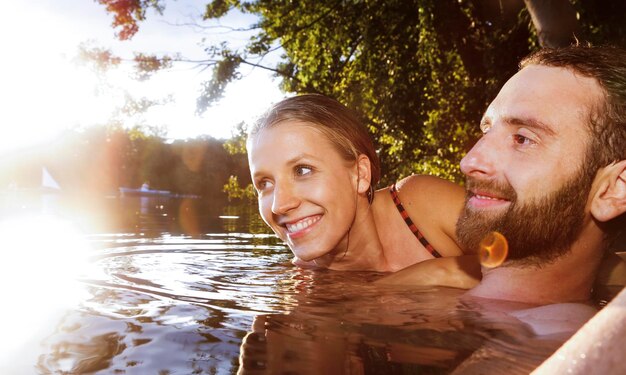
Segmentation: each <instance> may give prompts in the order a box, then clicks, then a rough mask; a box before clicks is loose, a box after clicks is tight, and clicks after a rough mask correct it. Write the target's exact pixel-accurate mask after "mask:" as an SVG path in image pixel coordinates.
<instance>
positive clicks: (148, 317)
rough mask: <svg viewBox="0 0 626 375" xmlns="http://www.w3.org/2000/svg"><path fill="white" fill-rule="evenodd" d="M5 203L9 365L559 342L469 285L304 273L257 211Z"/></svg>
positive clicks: (298, 356)
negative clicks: (419, 285) (483, 301)
mask: <svg viewBox="0 0 626 375" xmlns="http://www.w3.org/2000/svg"><path fill="white" fill-rule="evenodd" d="M3 198H4V199H3V200H2V201H1V202H2V205H1V206H0V214H1V215H2V216H1V218H2V220H3V221H2V228H4V229H2V228H0V230H4V232H2V234H3V239H4V246H3V252H4V253H5V257H4V259H5V262H4V264H3V267H4V268H3V276H2V277H3V279H2V280H1V285H2V287H3V288H4V289H3V296H4V299H3V304H2V309H1V310H2V311H3V313H2V315H0V327H1V328H2V330H3V332H4V335H3V338H2V339H0V340H1V341H0V353H2V354H0V373H2V374H30V373H33V374H91V373H97V374H236V373H242V374H416V373H420V374H448V373H512V374H514V373H520V374H521V373H528V372H530V371H532V369H533V368H534V367H535V366H537V365H538V364H539V363H541V362H542V361H543V359H545V358H546V357H547V356H549V355H550V354H551V353H552V352H553V351H554V350H555V349H556V348H557V347H558V346H559V344H560V343H561V342H562V341H563V339H564V338H563V337H551V338H550V337H544V338H538V337H536V336H535V335H533V334H532V332H531V330H530V329H529V328H528V327H526V326H525V325H523V324H521V323H520V322H519V321H517V320H516V319H514V318H512V317H510V316H508V315H506V314H503V313H502V314H500V313H494V312H490V313H487V312H486V310H484V309H483V308H482V307H481V306H480V305H478V304H476V303H475V302H473V301H468V300H466V299H463V298H460V296H461V294H462V291H459V290H455V289H446V288H430V289H417V290H406V289H398V288H395V289H394V288H382V287H380V286H376V285H374V284H371V283H370V282H371V281H373V280H376V279H377V278H379V277H381V275H380V274H376V273H363V272H333V271H313V270H305V269H298V268H295V267H293V266H292V265H291V264H290V259H291V254H290V252H289V250H288V249H287V248H286V247H285V246H284V245H283V244H282V243H281V242H280V241H279V240H278V239H277V238H276V237H275V236H273V235H272V234H270V233H268V231H267V229H266V228H265V227H264V224H263V223H262V222H261V221H260V219H259V217H258V215H257V214H256V208H255V207H251V206H246V205H229V204H228V202H221V203H219V204H218V203H211V202H204V201H201V200H181V199H176V200H172V199H163V198H147V199H146V198H140V197H128V198H119V197H108V198H103V197H98V198H90V199H89V200H84V199H76V198H68V197H62V196H52V197H44V196H35V197H32V199H31V198H28V199H25V198H23V197H22V198H19V199H17V198H16V197H9V198H7V197H6V196H4V197H3ZM20 225H22V227H20ZM7 228H8V229H7ZM7 254H9V255H10V256H7ZM7 260H8V261H7Z"/></svg>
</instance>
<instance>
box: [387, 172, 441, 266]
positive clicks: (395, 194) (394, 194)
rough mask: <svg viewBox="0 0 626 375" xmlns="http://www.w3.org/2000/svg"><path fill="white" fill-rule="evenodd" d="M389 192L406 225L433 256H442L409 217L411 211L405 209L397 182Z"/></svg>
mask: <svg viewBox="0 0 626 375" xmlns="http://www.w3.org/2000/svg"><path fill="white" fill-rule="evenodd" d="M389 192H390V193H391V198H392V199H393V203H395V205H396V207H397V208H398V211H400V215H401V216H402V218H403V219H404V222H405V223H406V225H408V226H409V229H410V230H411V232H413V234H414V235H415V237H417V239H418V240H419V242H420V243H421V244H422V245H424V247H425V248H426V250H428V252H429V253H431V254H432V256H434V257H435V258H441V254H439V252H438V251H437V250H435V248H434V247H433V245H431V244H430V243H429V242H428V240H427V239H426V237H424V235H423V234H422V232H420V230H419V229H417V226H416V225H415V224H414V223H413V220H411V218H410V217H409V213H408V212H407V211H406V209H404V206H403V205H402V202H400V196H399V195H398V190H396V184H395V183H394V184H393V185H391V187H390V188H389Z"/></svg>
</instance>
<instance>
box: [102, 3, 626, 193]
mask: <svg viewBox="0 0 626 375" xmlns="http://www.w3.org/2000/svg"><path fill="white" fill-rule="evenodd" d="M98 1H100V2H101V3H112V2H110V1H105V0H98ZM561 1H566V0H561ZM163 2H164V0H163V1H159V0H152V1H139V0H137V1H135V2H133V4H134V5H136V4H139V5H140V8H141V9H144V10H145V8H147V7H156V8H157V9H159V8H162V3H163ZM571 3H572V4H573V6H574V8H575V9H576V12H577V18H578V20H579V23H580V25H579V29H580V35H577V37H578V39H579V40H580V41H582V42H585V41H590V42H592V43H594V44H604V43H614V44H619V45H622V46H626V23H624V14H626V5H625V4H626V3H624V2H623V1H612V2H606V1H605V2H597V1H592V0H571ZM107 9H108V10H109V11H110V12H112V13H114V12H116V11H117V12H118V13H120V14H122V15H124V14H126V13H128V10H125V9H117V10H115V9H114V10H111V9H109V8H107ZM133 9H134V8H132V7H131V9H130V10H129V11H130V13H129V14H138V15H139V16H136V17H135V18H133V17H131V18H130V19H129V25H130V26H131V27H132V26H133V25H136V20H140V19H143V18H142V17H143V14H142V13H136V11H135V10H133ZM232 9H237V10H239V11H241V12H244V13H250V14H254V15H256V16H257V17H258V22H257V23H256V24H255V25H252V26H253V27H252V28H251V29H257V30H258V33H257V34H256V35H254V36H252V37H251V39H250V41H249V43H248V45H247V47H246V48H245V49H243V50H232V49H231V48H230V47H229V45H228V44H226V43H222V44H220V45H217V46H210V47H208V48H207V49H206V50H207V53H208V55H209V56H210V57H211V59H209V60H206V64H207V65H208V66H212V67H213V68H214V70H213V76H212V78H211V79H210V80H209V81H208V82H206V83H205V84H204V87H203V90H202V95H201V97H200V98H199V99H198V111H200V112H202V111H204V110H205V109H206V108H207V107H208V106H209V105H211V103H213V102H214V101H215V100H218V99H219V98H221V96H222V94H223V92H224V89H225V87H226V85H227V84H228V83H229V82H231V81H232V80H235V79H239V78H240V75H239V69H240V67H241V66H242V65H248V66H258V67H261V68H264V69H268V70H271V71H273V72H275V74H276V75H277V76H278V77H280V78H282V81H281V87H282V89H283V90H285V91H287V92H295V93H311V92H314V93H321V94H325V95H328V96H331V97H334V98H336V99H338V100H339V101H341V102H342V103H344V104H346V105H347V106H349V107H351V108H353V109H355V110H356V111H357V112H358V113H359V114H360V115H361V117H362V119H363V121H364V122H365V123H366V124H367V126H368V128H369V130H370V132H371V133H372V135H373V136H374V139H375V142H376V144H377V147H378V152H379V155H380V157H381V160H382V164H383V172H384V176H383V181H382V183H383V184H385V183H389V182H391V181H393V180H396V179H398V178H400V177H403V176H406V175H409V174H412V173H428V174H434V175H439V176H442V177H446V178H450V179H454V180H459V179H460V177H461V176H460V171H459V167H458V165H459V161H460V159H461V157H462V156H463V155H464V153H465V151H466V150H467V149H468V148H469V147H470V146H471V145H472V144H473V142H474V140H475V139H476V137H477V136H478V133H479V132H478V126H477V125H478V121H479V119H480V117H481V115H482V113H483V111H484V110H485V109H486V107H487V105H488V103H489V102H490V101H491V100H492V99H493V97H494V96H495V95H496V93H497V91H498V90H499V88H500V87H501V85H502V84H503V83H504V82H505V81H506V79H508V78H509V77H510V76H511V75H512V74H513V73H514V72H515V71H516V70H517V64H518V62H519V60H520V59H521V58H522V57H523V56H525V55H527V54H528V53H529V52H531V51H533V50H535V49H537V48H538V39H537V33H536V31H535V30H534V28H533V25H532V20H531V17H530V16H529V14H528V11H527V10H526V8H525V7H524V2H523V1H521V0H514V1H504V2H503V1H500V0H480V1H479V0H325V1H320V0H299V1H292V0H257V1H241V0H213V1H208V4H207V6H206V9H205V11H204V14H203V17H204V19H207V20H208V19H213V18H220V17H222V16H224V15H225V14H227V13H228V12H229V11H230V10H232ZM124 12H126V13H124ZM127 19H128V17H127ZM131 31H132V30H131ZM277 54H280V56H276V55H277ZM105 57H106V56H105ZM242 139H245V138H239V139H236V140H235V141H233V142H231V143H229V144H227V145H226V147H227V149H228V151H229V152H231V153H234V154H236V153H238V152H239V151H240V150H242V143H241V141H242Z"/></svg>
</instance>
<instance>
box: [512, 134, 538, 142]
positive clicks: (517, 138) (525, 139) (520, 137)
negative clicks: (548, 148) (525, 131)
mask: <svg viewBox="0 0 626 375" xmlns="http://www.w3.org/2000/svg"><path fill="white" fill-rule="evenodd" d="M513 142H515V144H518V145H532V144H535V143H536V142H535V141H533V140H532V139H530V138H528V137H524V136H523V135H521V134H513Z"/></svg>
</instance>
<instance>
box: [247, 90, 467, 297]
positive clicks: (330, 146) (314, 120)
mask: <svg viewBox="0 0 626 375" xmlns="http://www.w3.org/2000/svg"><path fill="white" fill-rule="evenodd" d="M247 148H248V159H249V164H250V172H251V174H252V180H253V183H254V186H255V188H256V190H257V193H258V201H259V211H260V212H261V216H262V218H263V220H264V221H265V223H266V224H267V225H268V226H270V227H271V228H272V230H273V231H274V232H275V233H276V234H277V235H278V237H280V238H281V239H282V240H283V241H285V242H286V243H287V245H289V248H290V249H291V250H292V252H293V253H294V255H295V256H296V258H295V259H294V262H295V264H297V265H301V266H313V267H324V268H330V269H336V270H368V271H380V272H388V271H397V270H399V269H402V268H405V267H407V266H409V265H412V264H414V263H418V262H421V261H424V260H428V259H433V258H434V257H440V256H444V257H445V256H455V255H461V254H462V251H461V249H460V248H459V246H458V245H457V244H456V240H455V238H454V224H455V222H456V219H457V216H458V213H459V212H460V208H461V206H462V204H463V199H464V193H463V189H462V188H461V187H459V186H457V185H455V184H453V183H451V182H448V181H444V180H441V179H438V178H435V177H429V176H411V177H408V178H405V179H404V180H402V181H400V182H399V183H397V184H395V185H394V186H392V187H390V188H384V189H380V190H378V191H374V189H375V186H376V184H377V183H378V181H379V179H380V162H379V161H378V156H377V155H376V151H375V149H374V146H373V144H372V141H371V139H370V137H369V135H368V133H367V131H366V129H365V127H364V126H363V125H362V124H361V123H360V121H359V120H358V118H357V116H356V115H355V114H354V113H353V112H352V111H351V110H349V109H348V108H346V107H345V106H343V105H341V104H340V103H339V102H337V101H335V100H333V99H330V98H328V97H325V96H322V95H301V96H296V97H293V98H289V99H285V100H283V101H282V102H280V103H278V104H276V105H275V106H274V107H272V108H271V109H270V110H269V111H268V112H267V114H266V116H265V117H263V118H262V119H261V120H260V121H259V122H258V123H257V124H256V126H254V127H253V128H252V129H251V131H250V134H249V137H248V145H247ZM396 185H397V186H396ZM454 261H455V260H454V259H452V260H445V261H444V260H442V263H440V264H446V263H443V262H450V265H451V266H452V267H453V268H454V267H455V265H454V264H453V263H454ZM474 263H475V264H476V267H474V269H473V272H475V273H476V274H478V267H477V264H478V262H477V261H475V262H474ZM439 275H442V276H445V275H443V274H441V273H439ZM457 276H458V275H455V278H456V280H457V281H458V280H460V279H464V278H462V277H461V278H457ZM431 282H433V283H435V284H437V283H440V284H446V285H450V284H448V280H442V279H437V278H436V277H434V275H433V278H432V279H431ZM474 282H475V280H474V279H473V278H471V277H470V276H467V277H466V278H465V279H464V280H463V281H461V282H459V283H457V284H454V285H455V286H461V287H462V286H471V285H473V283H474Z"/></svg>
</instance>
